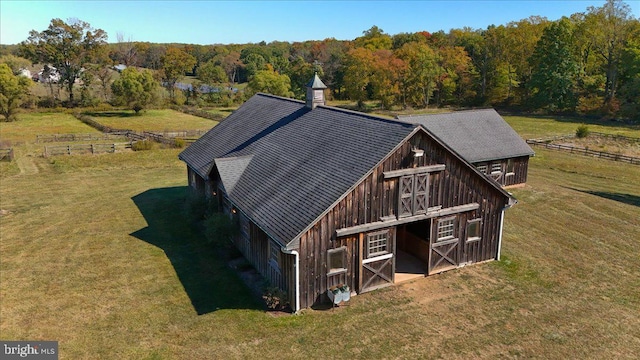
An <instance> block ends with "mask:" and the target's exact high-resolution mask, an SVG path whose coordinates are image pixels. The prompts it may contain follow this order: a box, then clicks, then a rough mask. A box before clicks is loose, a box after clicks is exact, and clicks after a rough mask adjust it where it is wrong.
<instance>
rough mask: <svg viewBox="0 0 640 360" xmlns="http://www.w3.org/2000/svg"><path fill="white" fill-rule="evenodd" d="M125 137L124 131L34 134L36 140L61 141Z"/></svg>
mask: <svg viewBox="0 0 640 360" xmlns="http://www.w3.org/2000/svg"><path fill="white" fill-rule="evenodd" d="M123 137H127V134H126V132H125V133H116V132H113V133H84V134H47V135H36V142H37V143H41V142H43V143H44V142H62V141H95V140H113V139H118V138H123Z"/></svg>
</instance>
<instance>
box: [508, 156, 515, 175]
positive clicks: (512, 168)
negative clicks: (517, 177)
mask: <svg viewBox="0 0 640 360" xmlns="http://www.w3.org/2000/svg"><path fill="white" fill-rule="evenodd" d="M514 172H515V164H514V161H513V159H509V160H507V174H513V173H514Z"/></svg>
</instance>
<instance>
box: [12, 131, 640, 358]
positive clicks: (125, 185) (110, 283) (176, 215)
mask: <svg viewBox="0 0 640 360" xmlns="http://www.w3.org/2000/svg"><path fill="white" fill-rule="evenodd" d="M509 121H510V122H514V123H516V125H517V119H514V118H512V119H510V120H509ZM523 121H524V120H523ZM43 124H47V123H46V121H45V122H43ZM9 125H11V124H9ZM0 126H3V129H4V126H5V125H4V124H0ZM47 126H48V125H47ZM576 126H577V125H576ZM523 127H524V125H523ZM12 131H14V130H12ZM25 131H34V132H33V133H31V134H17V133H16V136H18V135H19V136H21V137H23V138H24V139H26V140H28V141H30V140H29V139H33V140H35V134H36V133H41V131H40V129H39V127H36V126H34V127H33V128H32V129H30V130H25ZM65 131H67V132H68V130H65ZM82 132H86V130H83V131H82ZM178 152H179V150H175V149H157V150H152V151H141V152H127V153H120V154H103V155H95V156H92V155H81V156H60V157H55V158H50V159H45V158H42V157H39V156H37V155H36V154H32V153H28V152H26V150H25V152H21V156H25V157H26V156H28V158H27V159H28V161H29V162H30V163H31V164H32V165H33V167H32V168H31V171H30V172H23V173H17V174H13V175H3V177H2V178H1V180H2V181H1V182H0V207H1V208H2V209H3V210H8V211H9V212H10V213H9V214H8V215H6V216H2V217H0V227H1V231H0V235H1V237H0V299H1V300H0V337H1V338H2V339H5V340H27V339H29V340H32V339H38V340H58V341H59V343H60V359H83V358H86V359H98V358H103V359H114V358H118V359H199V358H229V359H240V358H247V359H253V358H261V359H282V358H313V359H316V358H360V359H371V358H412V359H413V358H445V357H446V358H485V359H494V358H554V359H565V358H574V359H575V358H587V359H589V358H591V359H625V358H628V359H632V358H635V357H636V355H637V354H638V353H640V316H639V315H638V309H640V257H639V256H638V250H637V244H638V239H640V226H638V218H639V217H640V216H639V215H640V187H638V183H640V166H631V165H627V164H621V163H616V162H611V161H605V160H598V159H591V158H588V157H582V156H571V155H570V154H564V153H559V152H553V151H547V150H543V149H542V150H540V149H536V156H535V157H534V158H532V160H531V163H530V173H529V182H528V184H527V186H526V187H524V188H522V189H517V190H513V192H514V194H515V196H516V197H517V198H518V199H519V201H520V203H519V204H517V205H516V206H514V207H513V208H512V209H510V210H508V211H507V215H506V219H505V233H504V242H503V250H502V253H503V260H502V261H500V262H491V263H488V264H480V265H475V266H469V267H465V268H461V269H458V270H454V271H450V272H446V273H443V274H440V275H437V276H432V277H429V278H425V279H420V280H418V281H413V282H409V283H405V284H403V285H400V286H396V287H393V288H386V289H383V290H380V291H373V292H370V293H366V294H363V295H359V296H355V297H353V298H352V299H351V301H350V303H349V305H348V306H341V307H340V308H338V309H336V310H334V311H332V310H328V311H322V310H305V311H303V313H302V314H301V315H298V316H281V317H274V316H272V315H271V314H269V313H265V312H264V311H262V310H261V309H260V304H259V303H258V302H257V301H255V300H254V299H253V298H252V297H251V295H250V293H249V291H248V289H247V288H245V287H244V286H243V285H241V283H240V281H239V280H238V278H237V277H236V275H235V274H234V273H232V272H231V271H230V270H229V269H228V268H227V267H226V266H225V263H224V261H223V260H222V259H220V258H219V257H218V255H217V253H216V251H215V250H214V249H212V248H211V247H210V246H208V245H206V244H204V243H203V241H202V240H201V236H200V234H199V233H198V231H197V230H196V229H195V228H194V227H193V226H192V225H191V224H190V223H189V222H188V221H187V220H186V219H185V217H184V215H183V212H182V207H183V203H184V199H185V197H186V194H187V188H186V171H185V166H184V164H183V163H181V162H180V161H179V160H178V159H177V155H178Z"/></svg>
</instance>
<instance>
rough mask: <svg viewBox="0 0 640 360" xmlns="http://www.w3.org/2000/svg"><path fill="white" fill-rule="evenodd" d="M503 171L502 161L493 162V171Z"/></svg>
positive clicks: (493, 172)
mask: <svg viewBox="0 0 640 360" xmlns="http://www.w3.org/2000/svg"><path fill="white" fill-rule="evenodd" d="M501 172H502V163H499V162H497V163H492V164H491V173H492V174H495V173H501Z"/></svg>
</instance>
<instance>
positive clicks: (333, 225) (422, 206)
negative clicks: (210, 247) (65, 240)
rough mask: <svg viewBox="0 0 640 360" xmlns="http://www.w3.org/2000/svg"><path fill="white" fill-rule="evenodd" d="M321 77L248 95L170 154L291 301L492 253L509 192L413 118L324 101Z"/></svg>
mask: <svg viewBox="0 0 640 360" xmlns="http://www.w3.org/2000/svg"><path fill="white" fill-rule="evenodd" d="M324 88H325V86H324V84H322V82H321V81H320V79H318V78H317V76H316V77H314V79H313V80H312V81H311V82H310V83H309V85H308V91H307V101H306V102H304V101H298V100H292V99H287V98H282V97H277V96H272V95H266V94H256V95H255V96H253V97H252V98H250V99H249V100H248V101H247V102H246V103H245V104H243V105H242V106H241V107H240V108H239V109H238V110H237V111H235V112H234V113H233V114H231V115H230V116H229V117H227V118H226V119H225V120H224V121H222V122H221V123H220V124H219V125H217V126H216V127H214V128H213V129H211V131H209V132H208V133H207V134H205V135H204V136H202V137H201V138H200V139H199V140H198V141H196V142H195V143H193V144H192V145H191V146H189V147H188V148H187V149H185V150H184V151H183V152H182V153H181V154H180V156H179V157H180V159H181V160H183V161H184V162H185V163H186V164H187V169H188V180H189V185H190V186H191V187H193V188H194V189H196V190H197V191H199V192H201V193H202V194H204V195H206V196H209V197H214V198H217V199H218V201H219V202H220V203H221V204H222V205H223V208H224V211H226V212H227V213H228V214H229V216H231V217H233V218H234V219H235V221H237V222H238V224H239V227H240V230H241V231H240V235H239V236H238V237H237V239H236V240H235V242H236V245H237V246H238V248H239V249H240V250H241V251H242V252H243V254H244V256H245V257H246V258H247V259H248V260H249V261H250V262H251V263H252V264H253V265H254V266H255V268H256V269H257V270H258V271H259V272H261V273H262V275H264V276H265V277H266V278H267V279H268V280H269V281H270V282H271V284H273V285H275V286H278V287H280V288H281V289H283V290H285V291H286V292H287V293H288V296H289V300H290V302H291V304H292V307H293V309H294V310H296V311H297V310H299V309H301V308H306V307H310V306H312V305H314V304H317V303H319V302H323V301H326V298H327V295H326V294H327V290H328V289H330V288H332V287H334V286H336V285H339V284H345V285H348V286H349V288H350V289H351V292H352V294H353V295H355V294H360V293H364V292H367V291H370V290H373V289H377V288H381V287H385V286H390V285H393V284H394V283H397V282H400V281H403V280H406V279H409V278H412V277H414V276H426V275H431V274H436V273H439V272H442V271H445V270H449V269H454V268H457V267H461V266H464V265H467V264H472V263H479V262H483V261H488V260H493V259H498V258H499V257H500V244H501V239H502V224H503V214H504V211H505V210H506V209H507V208H509V207H510V206H511V205H513V204H514V203H515V202H516V201H515V199H514V198H512V197H511V196H510V195H509V193H507V192H506V191H505V190H504V189H503V188H502V187H501V186H499V184H498V183H496V182H495V181H492V180H491V179H489V178H488V177H486V176H484V175H483V174H482V173H481V172H480V171H478V169H477V168H476V167H475V166H472V165H471V164H470V163H469V162H468V161H466V160H465V159H464V158H463V157H462V156H461V155H460V154H458V153H457V152H456V151H454V150H453V149H452V148H451V146H449V145H448V144H447V143H445V142H444V141H442V139H440V138H438V137H436V136H434V135H432V134H431V133H430V132H428V131H427V130H425V128H423V127H421V126H419V125H416V124H411V123H407V122H403V121H398V120H395V119H387V118H382V117H377V116H371V115H367V114H364V113H359V112H354V111H349V110H344V109H339V108H335V107H329V106H325V105H324V93H323V89H324Z"/></svg>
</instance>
